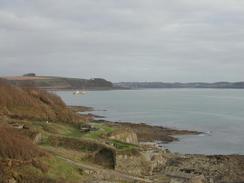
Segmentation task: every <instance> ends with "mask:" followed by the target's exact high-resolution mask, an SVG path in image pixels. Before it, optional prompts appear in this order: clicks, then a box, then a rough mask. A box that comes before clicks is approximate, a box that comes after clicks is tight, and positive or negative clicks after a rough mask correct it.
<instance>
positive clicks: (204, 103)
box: [57, 89, 244, 154]
mask: <svg viewBox="0 0 244 183" xmlns="http://www.w3.org/2000/svg"><path fill="white" fill-rule="evenodd" d="M57 94H58V95H59V96H61V97H62V98H63V100H64V101H65V102H66V103H67V104H68V105H83V106H89V107H93V108H95V110H96V111H95V112H93V113H94V114H97V115H102V116H106V119H107V120H113V121H128V122H135V123H140V122H145V123H148V124H153V125H160V126H166V127H171V128H177V129H189V130H198V131H202V132H208V134H206V135H204V136H203V135H200V136H184V137H179V138H180V141H178V142H173V143H171V144H167V145H165V147H167V148H169V149H170V150H171V151H174V152H180V153H191V154H192V153H201V154H244V90H234V89H226V90H223V89H149V90H117V91H116V90H115V91H89V92H88V94H87V95H73V93H72V92H69V91H60V92H57Z"/></svg>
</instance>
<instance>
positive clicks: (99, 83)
mask: <svg viewBox="0 0 244 183" xmlns="http://www.w3.org/2000/svg"><path fill="white" fill-rule="evenodd" d="M5 79H6V80H7V81H8V82H10V83H11V84H14V85H16V86H21V87H37V88H42V89H94V90H103V89H112V88H113V84H112V83H111V82H109V81H106V80H105V79H101V78H94V79H78V78H64V77H49V76H17V77H6V78H5Z"/></svg>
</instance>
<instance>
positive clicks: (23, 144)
mask: <svg viewBox="0 0 244 183" xmlns="http://www.w3.org/2000/svg"><path fill="white" fill-rule="evenodd" d="M44 154H45V153H44V152H42V151H41V150H40V149H39V148H38V147H37V146H35V145H34V144H33V143H32V141H31V140H30V139H29V138H27V137H26V136H24V135H22V134H20V133H19V132H18V130H16V129H14V128H11V127H9V126H7V125H0V158H1V159H16V160H31V159H32V158H34V157H37V156H42V155H44Z"/></svg>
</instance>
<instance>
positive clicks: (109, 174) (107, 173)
mask: <svg viewBox="0 0 244 183" xmlns="http://www.w3.org/2000/svg"><path fill="white" fill-rule="evenodd" d="M57 157H58V158H60V159H62V160H64V161H66V162H68V163H70V164H72V165H75V166H78V167H80V168H81V169H83V170H86V171H87V172H88V173H89V174H93V175H95V176H97V177H99V178H101V179H110V180H114V181H127V182H142V183H151V182H152V181H151V180H148V179H143V178H140V177H135V176H131V175H127V174H124V173H121V172H117V171H115V170H110V169H100V168H97V167H94V166H91V165H87V164H84V163H78V162H75V161H72V160H70V159H67V158H64V157H61V156H57Z"/></svg>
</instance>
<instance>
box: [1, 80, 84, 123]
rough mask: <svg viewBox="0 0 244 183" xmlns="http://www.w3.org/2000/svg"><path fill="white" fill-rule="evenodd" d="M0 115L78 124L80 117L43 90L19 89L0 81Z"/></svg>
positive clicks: (56, 97) (54, 96) (58, 98)
mask: <svg viewBox="0 0 244 183" xmlns="http://www.w3.org/2000/svg"><path fill="white" fill-rule="evenodd" d="M0 104H1V105H0V106H1V107H0V114H1V115H6V116H9V117H11V118H16V119H31V120H42V121H55V122H67V123H78V122H79V121H80V120H81V119H80V116H79V115H78V114H76V113H74V112H73V111H71V110H70V109H68V108H67V107H66V105H65V104H64V102H63V101H62V100H61V98H60V97H58V96H56V95H54V94H51V93H48V92H46V91H43V90H38V89H33V88H28V89H27V88H19V87H15V86H12V85H10V84H8V83H7V82H6V81H5V80H2V79H0Z"/></svg>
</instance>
